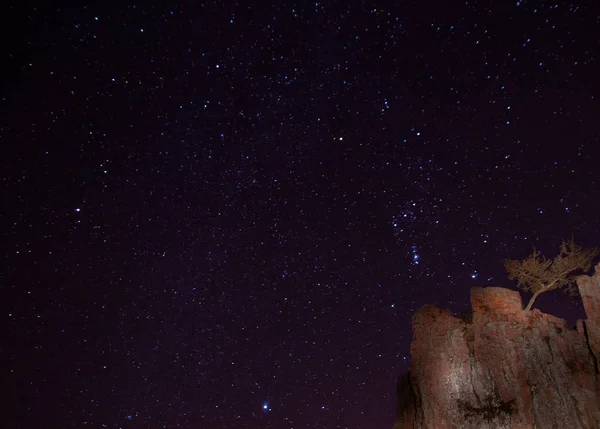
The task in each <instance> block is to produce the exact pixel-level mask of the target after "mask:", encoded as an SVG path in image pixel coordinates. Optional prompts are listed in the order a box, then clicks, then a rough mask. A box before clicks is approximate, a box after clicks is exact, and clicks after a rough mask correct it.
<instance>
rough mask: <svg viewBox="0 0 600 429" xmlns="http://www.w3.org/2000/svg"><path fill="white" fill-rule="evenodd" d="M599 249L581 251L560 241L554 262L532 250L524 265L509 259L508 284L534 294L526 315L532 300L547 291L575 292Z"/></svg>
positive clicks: (528, 305)
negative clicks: (563, 289) (577, 279)
mask: <svg viewBox="0 0 600 429" xmlns="http://www.w3.org/2000/svg"><path fill="white" fill-rule="evenodd" d="M598 253H599V252H598V249H589V250H583V249H582V248H581V247H579V246H577V245H576V244H575V241H574V240H573V239H571V241H570V242H566V241H564V240H563V241H562V243H561V245H560V252H559V253H558V255H556V257H555V258H554V259H546V258H545V257H543V256H542V255H541V254H540V253H539V252H537V251H536V249H535V247H534V248H533V253H532V254H531V255H529V256H528V257H527V258H525V259H524V260H523V261H515V260H512V259H509V260H507V261H505V263H504V268H506V271H507V272H508V278H509V280H516V281H517V286H518V287H520V288H521V289H523V290H524V291H526V292H529V291H531V292H533V296H532V297H531V299H530V300H529V303H528V304H527V307H525V311H529V310H531V307H532V306H533V303H534V301H535V299H536V298H537V297H538V296H539V295H540V294H541V293H544V292H547V291H549V290H554V289H559V288H563V287H566V289H567V291H569V292H571V293H574V292H575V291H576V286H575V278H576V277H577V275H578V274H581V273H582V272H586V271H589V269H590V268H591V267H592V261H593V259H594V258H595V257H596V256H597V255H598Z"/></svg>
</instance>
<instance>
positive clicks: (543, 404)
mask: <svg viewBox="0 0 600 429" xmlns="http://www.w3.org/2000/svg"><path fill="white" fill-rule="evenodd" d="M578 286H579V289H580V292H581V296H582V298H583V302H584V306H585V310H586V314H587V320H586V321H585V322H584V321H581V320H580V321H578V322H577V329H576V330H571V329H568V328H567V326H566V322H565V321H564V320H562V319H559V318H557V317H554V316H552V315H549V314H544V313H541V312H540V311H539V310H535V309H534V310H533V311H530V312H524V311H523V304H522V301H521V296H520V294H519V292H518V291H513V290H509V289H504V288H497V287H488V288H473V289H472V290H471V304H472V308H473V317H472V320H463V319H460V318H457V317H454V316H453V315H452V314H451V313H449V312H447V311H445V310H441V309H438V308H436V307H433V306H428V307H424V308H423V309H421V310H420V311H419V312H418V313H417V314H416V315H415V316H414V317H413V335H414V340H413V343H412V345H411V353H412V356H413V360H412V367H411V371H410V372H409V373H408V374H405V375H404V376H402V377H400V378H399V380H398V410H397V411H398V413H397V419H396V423H395V425H394V429H459V428H460V429H471V428H473V429H475V428H477V429H554V428H556V429H600V374H599V372H598V362H599V359H600V264H598V265H597V266H596V273H595V274H594V276H593V277H589V276H582V277H581V278H579V279H578Z"/></svg>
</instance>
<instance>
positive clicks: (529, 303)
mask: <svg viewBox="0 0 600 429" xmlns="http://www.w3.org/2000/svg"><path fill="white" fill-rule="evenodd" d="M544 291H545V290H544V289H541V290H538V291H537V292H536V293H534V294H533V296H532V297H531V299H530V300H529V302H528V303H527V307H525V311H529V310H531V307H532V306H533V302H534V301H535V299H536V298H537V297H538V295H539V294H540V293H542V292H544Z"/></svg>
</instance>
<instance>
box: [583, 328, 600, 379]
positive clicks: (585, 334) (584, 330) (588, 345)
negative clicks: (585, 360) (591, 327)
mask: <svg viewBox="0 0 600 429" xmlns="http://www.w3.org/2000/svg"><path fill="white" fill-rule="evenodd" d="M583 335H584V336H585V344H586V345H587V348H588V350H589V351H590V355H592V361H593V362H594V372H595V373H596V374H599V373H600V372H599V370H598V356H596V355H595V354H594V349H592V345H591V344H590V336H589V332H588V324H587V321H585V320H584V321H583Z"/></svg>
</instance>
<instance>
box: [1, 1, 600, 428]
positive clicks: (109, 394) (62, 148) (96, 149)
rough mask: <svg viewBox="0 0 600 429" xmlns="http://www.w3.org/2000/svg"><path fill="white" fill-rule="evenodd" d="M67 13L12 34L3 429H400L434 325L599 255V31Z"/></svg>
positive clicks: (558, 309)
mask: <svg viewBox="0 0 600 429" xmlns="http://www.w3.org/2000/svg"><path fill="white" fill-rule="evenodd" d="M51 3H52V4H50V3H48V4H46V3H40V4H34V3H28V2H22V3H20V4H19V5H13V6H10V7H8V8H7V10H6V13H5V14H3V18H2V19H3V20H4V22H3V26H2V27H3V28H5V29H7V35H6V37H4V39H5V41H6V42H5V44H4V45H3V48H2V63H3V65H4V67H3V70H2V93H1V99H0V106H1V107H0V109H1V115H0V118H1V119H0V142H1V146H0V147H1V151H2V152H1V154H0V159H1V162H2V170H1V175H0V177H1V181H0V184H1V185H0V186H1V187H2V195H3V201H4V204H2V211H1V212H0V213H1V215H0V218H1V219H2V226H3V227H2V230H1V231H2V244H3V246H2V247H3V252H2V264H1V265H0V266H1V267H2V268H1V270H0V288H1V290H2V303H3V306H2V307H3V312H2V314H1V315H0V317H2V318H3V319H4V322H3V323H2V326H3V328H2V342H1V343H2V345H1V346H0V369H1V371H2V379H3V380H4V386H5V387H4V388H5V389H6V390H7V391H8V396H9V398H10V399H9V401H8V403H7V404H6V405H7V412H5V413H3V415H2V417H1V420H0V421H1V422H2V424H1V426H2V427H3V428H7V429H12V428H15V429H16V428H19V429H21V428H49V429H54V428H56V429H58V428H123V429H126V428H148V429H155V428H234V427H235V428H248V429H256V428H272V429H279V428H281V429H284V428H286V429H303V428H348V429H358V428H376V427H377V428H382V427H388V428H391V427H392V424H393V419H394V413H395V387H396V384H395V383H396V378H397V377H398V376H399V375H401V374H403V373H405V372H406V371H408V370H409V368H410V341H411V335H412V333H411V325H410V321H411V317H412V315H413V314H414V312H415V311H417V310H418V309H419V308H420V307H421V306H423V305H425V304H436V305H438V306H441V307H446V308H449V309H450V310H451V311H453V312H455V313H461V312H464V311H466V310H468V309H469V308H470V304H469V290H470V288H471V287H473V286H503V287H510V288H516V286H515V285H514V283H512V282H510V281H508V280H507V278H506V273H505V271H504V268H503V261H504V260H505V259H507V258H513V259H514V258H523V257H525V256H527V255H528V254H529V253H530V251H531V246H533V245H535V246H536V248H537V249H538V250H540V251H542V252H543V253H545V254H548V255H549V256H554V254H555V253H556V252H557V251H558V246H559V244H560V241H561V239H563V238H567V239H568V238H570V237H571V235H574V236H575V239H576V241H577V243H579V244H581V245H583V246H584V247H596V246H598V245H600V243H599V237H600V222H599V220H598V215H597V214H598V210H599V209H600V207H599V206H598V197H597V190H598V189H599V185H600V182H599V179H598V171H599V167H598V162H599V159H600V158H599V157H598V155H600V150H599V148H600V132H599V128H598V119H597V118H598V117H599V116H600V84H599V83H598V76H599V75H600V59H599V58H598V53H599V52H600V42H599V39H598V37H597V35H598V34H600V6H599V5H598V4H595V3H593V2H583V3H568V2H553V3H548V2H530V1H519V2H491V1H468V2H463V3H461V4H455V5H451V4H449V3H447V2H433V3H427V2H404V3H400V4H396V3H394V2H379V3H372V4H367V3H365V2H358V1H352V2H333V1H321V2H303V3H289V2H283V3H280V2H276V3H274V4H268V3H265V2H254V3H255V4H254V3H253V4H250V3H242V2H234V1H223V2H203V3H201V2H190V1H174V2H167V3H168V4H160V3H159V2H153V1H150V2H139V3H135V2H130V1H125V2H111V1H108V2H102V3H100V2H91V3H89V2H88V4H87V5H80V4H77V5H72V4H69V3H68V2H60V1H59V2H51ZM523 296H524V297H526V296H527V295H526V294H523ZM535 308H539V309H541V310H543V311H545V312H549V313H552V314H555V315H557V316H559V317H563V318H566V319H567V320H568V321H569V323H570V324H573V323H574V322H575V320H576V319H577V318H581V317H583V310H582V308H581V300H580V298H579V297H570V296H568V295H566V294H562V293H561V292H549V293H548V294H544V295H542V296H540V298H539V299H538V300H537V301H536V305H535Z"/></svg>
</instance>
